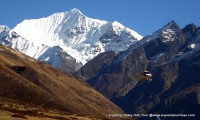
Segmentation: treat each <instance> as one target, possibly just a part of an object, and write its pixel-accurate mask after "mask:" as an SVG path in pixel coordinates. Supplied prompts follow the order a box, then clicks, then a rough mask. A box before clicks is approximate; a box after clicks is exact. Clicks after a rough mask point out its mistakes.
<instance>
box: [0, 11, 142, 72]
mask: <svg viewBox="0 0 200 120" xmlns="http://www.w3.org/2000/svg"><path fill="white" fill-rule="evenodd" d="M12 31H15V32H16V33H17V35H19V36H21V38H20V39H15V40H10V44H9V45H11V47H12V48H15V49H18V50H19V51H21V52H23V53H25V54H27V55H29V56H31V57H34V58H36V59H39V60H42V61H46V62H48V63H52V59H49V57H51V56H54V57H55V54H57V53H54V52H53V53H52V52H50V53H47V52H48V51H52V50H49V49H52V48H56V49H57V48H58V47H59V50H62V52H64V53H66V54H68V56H70V58H74V60H75V62H76V63H79V65H78V66H79V67H77V68H76V69H75V70H77V69H78V68H80V66H81V65H80V64H82V65H84V64H85V63H86V62H87V61H89V60H91V59H92V58H94V57H95V56H97V55H98V54H99V53H102V52H105V51H124V50H126V49H127V48H128V47H129V46H130V45H132V44H133V43H135V42H136V41H138V40H140V39H141V38H142V36H141V35H139V34H138V33H136V32H135V31H133V30H131V29H129V28H127V27H125V26H123V25H121V24H120V23H118V22H117V21H114V22H106V21H102V20H97V19H91V18H88V17H86V16H85V15H83V14H82V13H81V12H80V11H79V10H78V9H72V10H71V11H68V12H61V13H55V14H53V15H50V16H48V17H46V18H40V19H31V20H24V21H23V22H21V23H19V24H18V25H17V26H16V27H15V28H14V29H13V30H12ZM22 38H23V39H22ZM1 43H2V41H1ZM3 44H8V43H3ZM55 46H57V47H55ZM54 51H56V50H54ZM44 54H48V55H44ZM57 56H58V57H59V58H58V57H57V58H55V59H59V60H61V59H62V57H61V55H60V54H57ZM41 58H42V59H41ZM53 61H58V60H53ZM63 62H66V61H61V62H60V63H63ZM52 64H54V65H55V66H54V67H58V66H60V64H58V63H52ZM58 68H59V67H58ZM62 69H64V68H62ZM75 70H70V71H68V70H65V71H68V72H74V71H75Z"/></svg>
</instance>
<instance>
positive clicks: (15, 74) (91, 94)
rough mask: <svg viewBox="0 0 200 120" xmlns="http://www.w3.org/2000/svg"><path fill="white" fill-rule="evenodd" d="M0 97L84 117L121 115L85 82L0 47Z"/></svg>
mask: <svg viewBox="0 0 200 120" xmlns="http://www.w3.org/2000/svg"><path fill="white" fill-rule="evenodd" d="M0 97H1V98H8V99H13V100H18V101H20V102H24V103H28V104H30V105H37V106H40V107H44V108H54V109H59V110H62V111H68V112H71V113H77V114H84V115H92V116H100V117H106V114H114V113H117V114H120V113H123V111H122V110H121V109H120V108H118V107H117V106H115V105H114V104H113V103H112V102H110V101H109V100H108V99H106V98H105V97H104V96H102V95H101V94H99V93H98V92H96V91H95V90H94V89H93V88H91V87H90V86H89V85H87V84H86V83H84V82H82V81H79V80H77V79H75V78H73V77H72V76H70V75H68V74H66V73H63V72H61V71H59V70H56V69H53V68H51V67H50V66H49V65H47V64H44V63H41V62H38V61H36V60H34V59H32V58H30V57H28V56H26V55H23V54H22V53H20V52H17V51H14V50H12V49H10V48H8V47H5V46H1V45H0Z"/></svg>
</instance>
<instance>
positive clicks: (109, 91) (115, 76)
mask: <svg viewBox="0 0 200 120" xmlns="http://www.w3.org/2000/svg"><path fill="white" fill-rule="evenodd" d="M199 35H200V27H196V26H195V25H194V24H189V25H187V26H186V27H185V28H183V29H180V28H179V27H178V25H177V24H176V23H175V22H174V21H172V22H170V23H168V24H167V25H165V26H164V27H163V28H161V29H159V30H158V31H156V32H154V33H153V34H152V35H149V36H146V37H144V38H143V39H142V40H140V41H138V42H136V43H135V44H134V45H132V46H130V47H129V49H128V50H127V51H125V52H121V53H119V54H118V55H117V56H115V57H114V58H113V60H112V62H111V64H110V65H109V66H108V67H106V68H105V69H103V70H101V71H104V72H100V73H98V72H97V74H96V76H94V75H92V76H90V77H89V75H87V78H89V79H86V81H87V82H88V83H90V84H91V85H92V86H93V87H95V88H96V89H97V90H98V91H100V92H101V93H102V94H103V95H105V96H107V97H108V98H110V99H111V100H112V101H114V102H115V103H116V104H117V105H119V106H120V107H121V108H123V109H124V110H125V111H126V112H127V113H153V112H157V113H195V114H196V115H197V114H199V112H198V109H199V108H200V105H199V99H200V98H199V94H200V93H199V84H200V83H199V80H198V79H199V74H198V73H199V72H200V68H199V62H198V61H199V57H200V56H199V53H200V47H199V40H200V37H199ZM94 60H96V59H95V58H94V59H93V63H90V62H88V64H92V65H93V66H94V65H95V64H94V63H95V62H94ZM84 67H85V69H86V67H87V65H86V66H84ZM145 69H147V70H149V71H151V72H152V74H153V80H152V82H147V81H138V80H137V77H136V76H137V75H139V74H140V73H141V72H142V71H143V70H145ZM190 101H191V102H190ZM188 102H189V103H188ZM183 104H184V105H183Z"/></svg>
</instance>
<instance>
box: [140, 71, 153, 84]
mask: <svg viewBox="0 0 200 120" xmlns="http://www.w3.org/2000/svg"><path fill="white" fill-rule="evenodd" d="M136 78H137V79H138V80H147V81H148V82H151V81H152V74H151V72H150V71H147V70H144V71H143V72H142V73H141V74H140V75H138V76H137V77H136Z"/></svg>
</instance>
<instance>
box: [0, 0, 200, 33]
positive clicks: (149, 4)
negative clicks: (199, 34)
mask: <svg viewBox="0 0 200 120" xmlns="http://www.w3.org/2000/svg"><path fill="white" fill-rule="evenodd" d="M72 8H78V9H79V10H80V11H81V12H82V13H83V14H85V15H86V16H87V17H90V18H95V19H100V20H106V21H109V22H112V21H115V20H116V21H118V22H120V23H121V24H123V25H125V26H127V27H129V28H131V29H133V30H135V31H137V32H138V33H139V34H141V35H143V36H145V35H148V34H151V33H152V32H154V31H155V30H157V29H159V28H161V27H162V26H163V25H165V24H167V23H168V22H170V21H172V20H175V21H176V22H177V23H178V25H179V26H180V27H181V28H183V27H184V26H185V25H187V24H189V23H194V24H196V25H198V26H200V0H0V24H1V25H7V26H8V27H10V28H13V27H15V26H16V25H17V24H18V23H20V22H22V21H23V20H24V19H36V18H41V17H47V16H49V15H51V14H53V13H56V12H66V11H69V10H71V9H72Z"/></svg>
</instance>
